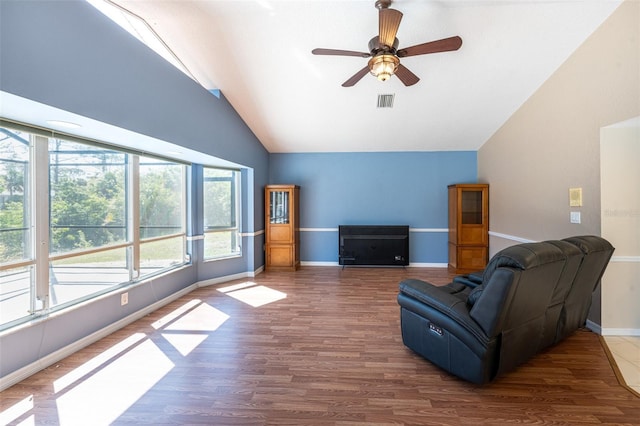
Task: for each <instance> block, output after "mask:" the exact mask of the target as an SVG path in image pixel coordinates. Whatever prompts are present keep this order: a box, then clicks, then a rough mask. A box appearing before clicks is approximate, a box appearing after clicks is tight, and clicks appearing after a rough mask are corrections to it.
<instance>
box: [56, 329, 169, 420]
mask: <svg viewBox="0 0 640 426" xmlns="http://www.w3.org/2000/svg"><path fill="white" fill-rule="evenodd" d="M173 367H174V364H173V363H172V362H171V360H170V359H169V358H167V356H166V355H165V354H164V353H163V352H162V350H160V348H158V347H157V346H156V345H155V344H154V343H153V342H152V341H151V340H146V341H144V342H142V343H141V344H139V345H137V346H136V347H134V348H133V349H131V350H129V351H127V352H126V354H124V355H123V356H121V357H119V358H116V359H114V360H113V361H112V362H111V363H109V364H108V365H106V366H104V367H103V368H101V369H99V370H98V371H96V372H95V373H94V374H93V375H91V376H89V377H85V378H84V380H83V381H82V382H80V383H78V384H77V385H76V386H75V387H73V388H71V389H70V390H69V391H67V392H66V393H64V394H63V395H61V396H59V397H58V398H57V400H56V404H57V408H58V416H59V417H58V419H59V421H60V424H84V425H89V424H96V423H95V422H96V419H100V422H101V423H102V424H110V423H111V422H113V421H115V420H117V419H118V417H119V416H121V415H122V414H123V413H125V412H126V411H127V409H128V408H129V407H131V406H132V405H133V404H135V403H136V402H137V401H138V400H139V399H140V398H141V397H143V396H144V395H145V393H146V392H148V391H149V390H150V389H151V388H153V386H154V385H155V384H156V383H158V382H159V381H160V380H161V379H162V378H163V377H164V376H165V375H166V374H167V373H169V371H171V369H172V368H173Z"/></svg>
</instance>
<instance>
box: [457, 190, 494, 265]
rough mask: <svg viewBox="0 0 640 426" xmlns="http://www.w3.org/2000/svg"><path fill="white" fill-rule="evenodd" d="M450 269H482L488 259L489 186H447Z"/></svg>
mask: <svg viewBox="0 0 640 426" xmlns="http://www.w3.org/2000/svg"><path fill="white" fill-rule="evenodd" d="M448 188H449V270H451V271H453V272H455V273H466V272H474V271H480V270H482V269H484V267H485V266H486V265H487V261H488V260H489V185H487V184H456V185H449V187H448Z"/></svg>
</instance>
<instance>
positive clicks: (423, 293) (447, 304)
mask: <svg viewBox="0 0 640 426" xmlns="http://www.w3.org/2000/svg"><path fill="white" fill-rule="evenodd" d="M403 297H409V298H411V299H415V300H416V301H418V302H420V303H422V304H424V305H427V306H429V307H431V308H432V309H435V310H437V311H439V312H440V313H442V314H443V315H445V316H447V317H449V318H451V320H452V321H454V322H456V323H457V324H458V325H460V326H461V327H462V328H464V329H465V330H467V331H468V332H469V333H471V334H472V335H473V336H475V338H476V339H478V340H479V341H481V342H487V341H488V340H489V338H488V337H487V335H486V334H485V333H484V332H483V331H482V328H481V327H480V326H479V324H478V323H477V322H476V321H475V320H474V319H473V318H471V316H470V315H469V307H468V306H467V303H466V301H465V300H462V299H461V298H459V297H456V296H455V294H451V293H449V292H448V291H447V289H446V288H444V287H439V286H435V285H433V284H431V283H428V282H426V281H421V280H417V279H407V280H404V281H402V282H400V294H399V295H398V303H399V304H400V306H404V304H403V300H402V299H403Z"/></svg>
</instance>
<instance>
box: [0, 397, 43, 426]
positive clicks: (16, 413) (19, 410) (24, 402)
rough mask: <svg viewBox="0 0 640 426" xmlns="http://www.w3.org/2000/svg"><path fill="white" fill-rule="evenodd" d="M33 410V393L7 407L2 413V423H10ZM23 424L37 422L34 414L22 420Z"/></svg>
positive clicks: (0, 416) (0, 414) (0, 415)
mask: <svg viewBox="0 0 640 426" xmlns="http://www.w3.org/2000/svg"><path fill="white" fill-rule="evenodd" d="M31 410H33V395H29V396H27V397H26V398H24V399H21V400H20V401H18V402H17V403H15V404H14V405H12V406H11V407H9V408H7V409H6V410H4V411H3V412H1V413H0V425H8V424H10V423H11V422H14V421H15V420H16V419H18V418H20V417H22V416H24V415H25V414H27V413H28V412H29V411H31ZM19 424H21V425H32V424H35V419H34V418H33V414H32V415H31V416H29V417H27V418H26V419H25V420H23V421H22V422H20V423H19Z"/></svg>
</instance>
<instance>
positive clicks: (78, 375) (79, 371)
mask: <svg viewBox="0 0 640 426" xmlns="http://www.w3.org/2000/svg"><path fill="white" fill-rule="evenodd" d="M145 338H146V336H145V334H144V333H135V334H132V335H131V336H129V337H127V338H126V339H124V340H122V341H121V342H119V343H117V344H115V345H113V346H112V347H110V348H109V349H107V350H106V351H104V352H102V353H101V354H99V355H97V356H95V357H93V358H91V359H90V360H89V361H87V362H85V363H84V364H82V365H81V366H80V367H77V368H75V369H73V370H72V371H70V372H69V373H67V374H65V375H64V376H62V377H60V378H59V379H57V380H55V381H54V382H53V391H54V392H55V393H59V392H61V391H63V390H64V389H65V388H67V387H68V386H70V385H72V384H73V383H75V382H78V381H80V380H82V379H83V378H84V377H85V376H89V375H91V374H92V373H93V372H95V371H97V370H99V369H100V368H102V367H103V366H104V365H106V364H107V363H109V361H110V360H111V359H113V358H116V357H118V356H120V355H122V354H123V353H124V352H125V351H127V350H128V349H129V348H130V347H132V346H134V345H135V344H137V343H138V342H140V341H142V340H143V339H145Z"/></svg>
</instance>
